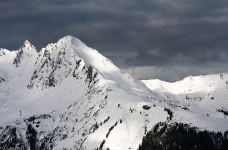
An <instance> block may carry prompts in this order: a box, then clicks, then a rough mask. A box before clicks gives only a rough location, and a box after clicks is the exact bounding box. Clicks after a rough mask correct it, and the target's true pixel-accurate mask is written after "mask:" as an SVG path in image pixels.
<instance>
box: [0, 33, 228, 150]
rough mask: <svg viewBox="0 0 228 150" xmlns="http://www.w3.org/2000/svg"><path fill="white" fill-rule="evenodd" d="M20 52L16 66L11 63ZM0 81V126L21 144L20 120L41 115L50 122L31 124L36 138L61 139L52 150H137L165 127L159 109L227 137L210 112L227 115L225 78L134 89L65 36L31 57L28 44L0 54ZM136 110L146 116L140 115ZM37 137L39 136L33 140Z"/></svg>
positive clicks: (220, 118)
mask: <svg viewBox="0 0 228 150" xmlns="http://www.w3.org/2000/svg"><path fill="white" fill-rule="evenodd" d="M22 50H23V54H22V58H21V61H20V63H19V65H18V66H16V64H13V63H14V60H15V58H16V57H17V55H18V53H19V52H20V51H22ZM90 66H92V68H93V69H92V73H91V74H90V75H89V71H88V68H89V67H90ZM95 72H97V75H96V74H95ZM88 76H91V77H94V79H93V80H91V81H90V80H89V78H88ZM95 76H96V77H95ZM0 77H1V78H3V79H4V81H2V82H0V126H5V125H8V124H13V125H15V126H17V127H18V129H19V131H20V133H21V134H23V136H25V132H26V125H27V124H28V122H26V121H23V120H24V119H27V118H29V117H31V116H33V115H36V116H39V115H42V114H49V115H50V116H51V118H43V119H37V120H39V121H40V122H41V123H40V126H39V127H36V130H37V131H38V132H41V131H42V132H43V133H45V134H46V133H53V132H54V131H56V132H57V131H59V132H60V133H61V136H63V135H64V134H65V135H67V137H65V139H64V138H63V139H61V138H62V137H61V136H59V135H56V137H55V138H56V147H55V149H62V148H69V149H70V148H80V147H81V148H82V149H89V150H90V149H94V148H97V147H99V146H100V144H101V142H102V141H103V140H105V143H104V146H103V148H108V147H109V148H110V149H120V150H121V149H123V150H125V149H129V148H131V149H137V148H138V146H139V144H140V143H141V140H142V138H143V136H144V135H145V133H147V132H148V131H149V130H151V129H152V127H153V126H154V125H155V124H157V123H158V122H160V121H161V122H163V121H167V117H168V114H167V112H165V111H164V107H166V108H169V109H170V110H172V111H173V112H174V119H173V121H178V122H186V123H191V124H192V125H194V126H198V127H200V128H202V129H208V130H217V131H225V130H227V124H228V119H227V118H226V116H225V115H224V114H222V113H221V112H217V111H216V110H217V109H223V110H227V109H228V108H227V106H228V101H227V97H228V92H227V90H228V89H227V88H228V85H227V83H226V82H227V81H228V75H227V74H220V75H208V76H199V77H188V78H185V79H184V80H182V81H178V82H175V83H167V82H164V81H160V80H143V81H142V82H141V81H137V80H134V79H133V78H132V77H131V76H130V75H128V74H122V73H121V71H120V70H119V69H118V68H117V67H116V66H115V65H114V64H113V63H112V62H111V61H110V60H109V59H107V58H105V57H104V56H102V55H101V54H100V53H99V52H98V51H97V50H94V49H92V48H90V47H88V46H86V45H85V44H84V43H83V42H81V41H80V40H79V39H77V38H75V37H72V36H66V37H63V38H62V39H60V40H59V41H58V42H57V43H52V44H49V45H48V46H47V47H45V48H43V49H41V51H40V52H39V53H37V51H36V49H35V47H34V46H32V45H31V44H30V43H29V42H28V41H25V43H24V44H23V46H22V47H21V48H20V49H19V50H18V51H12V52H11V51H8V50H6V49H0ZM1 78H0V79H1ZM90 82H91V83H90ZM212 97H214V99H212ZM144 105H147V106H150V109H149V110H146V109H143V106H144ZM183 108H188V110H184V109H183ZM208 114H209V116H208ZM107 118H109V119H107ZM105 120H106V121H105ZM16 122H20V125H18V124H19V123H18V124H17V125H16ZM35 122H36V121H35ZM96 124H97V125H98V126H99V127H98V128H94V125H96ZM34 126H35V123H34ZM111 127H113V129H112V130H110V128H111ZM109 130H110V132H109ZM108 132H109V134H108ZM53 134H54V133H53ZM56 134H57V133H56ZM43 137H44V135H43V134H40V137H39V139H41V138H43Z"/></svg>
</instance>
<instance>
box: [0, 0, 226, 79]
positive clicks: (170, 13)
mask: <svg viewBox="0 0 228 150" xmlns="http://www.w3.org/2000/svg"><path fill="white" fill-rule="evenodd" d="M68 34H70V35H73V36H75V37H77V38H79V39H81V40H82V41H83V42H85V43H86V44H87V45H88V46H90V47H93V48H95V49H97V50H99V51H100V52H101V53H102V54H103V55H105V56H107V57H108V58H110V59H111V60H112V61H113V62H114V63H115V64H116V65H117V66H118V67H120V68H122V69H125V71H126V72H131V73H132V74H134V75H133V76H135V77H136V78H140V79H141V78H151V77H153V78H154V77H155V78H156V76H158V77H159V75H158V74H152V73H148V74H147V75H144V74H142V72H141V71H140V69H136V70H138V71H135V70H134V67H137V68H140V67H141V68H143V67H144V68H145V67H146V68H147V69H149V68H148V67H152V70H154V71H158V72H159V71H160V72H166V74H169V73H170V74H172V72H175V71H176V72H179V73H180V74H181V75H179V77H178V78H175V79H180V78H181V77H183V76H185V75H186V73H188V72H191V71H192V70H193V69H191V68H194V70H195V74H196V75H197V74H206V73H217V72H218V71H223V72H227V71H226V70H225V69H227V68H224V69H222V68H221V67H222V66H223V67H224V64H227V63H228V61H227V60H228V59H227V56H228V50H227V48H228V2H227V1H226V0H219V1H215V0H207V1H206V0H141V1H137V0H125V1H121V0H115V1H113V0H111V1H108V0H74V1H73V0H68V1H66V0H50V1H41V0H33V1H28V0H20V1H13V0H7V1H6V0H1V1H0V37H1V40H0V47H4V48H8V49H18V47H20V45H21V44H22V43H23V41H24V40H25V39H28V40H29V41H30V42H31V43H32V44H34V45H35V46H36V47H37V49H38V50H39V49H40V48H42V47H45V46H46V45H47V44H48V43H51V42H56V41H57V40H58V39H59V38H61V37H63V36H65V35H68ZM214 64H216V65H217V67H214ZM205 67H206V68H205ZM154 68H159V69H154ZM170 68H182V69H173V70H172V71H171V70H170ZM187 68H189V69H187ZM202 68H204V71H202ZM213 68H216V69H213ZM218 68H219V69H218ZM133 70H134V71H133ZM181 70H184V71H181ZM200 70H201V71H200ZM150 75H151V77H150ZM176 76H177V75H176ZM163 79H164V80H169V81H171V80H175V79H170V78H169V77H168V75H167V76H166V77H165V76H164V77H163Z"/></svg>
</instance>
